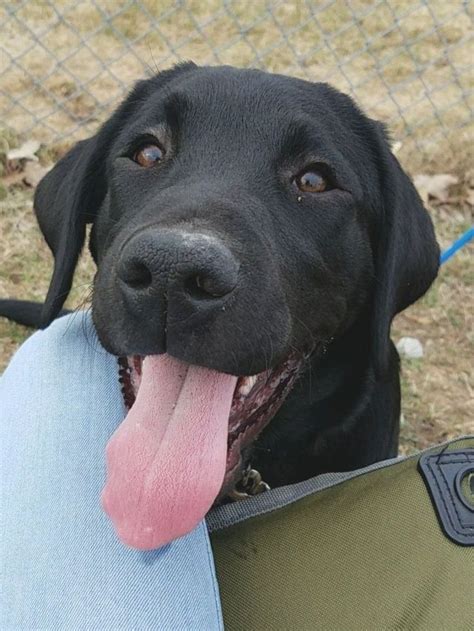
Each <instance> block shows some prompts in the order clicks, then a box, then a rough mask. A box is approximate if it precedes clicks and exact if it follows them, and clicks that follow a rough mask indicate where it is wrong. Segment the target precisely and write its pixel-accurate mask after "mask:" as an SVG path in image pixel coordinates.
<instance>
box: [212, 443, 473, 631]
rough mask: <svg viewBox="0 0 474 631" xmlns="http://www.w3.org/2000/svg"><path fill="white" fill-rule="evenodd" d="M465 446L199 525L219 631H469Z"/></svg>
mask: <svg viewBox="0 0 474 631" xmlns="http://www.w3.org/2000/svg"><path fill="white" fill-rule="evenodd" d="M473 479H474V437H470V438H461V439H458V440H455V441H453V442H451V443H449V444H446V445H442V446H439V447H437V448H434V449H430V450H427V451H426V452H423V454H417V455H414V456H410V457H407V458H403V459H394V460H391V461H385V462H382V463H378V464H375V465H372V466H370V467H367V468H365V469H362V470H360V471H356V472H349V473H342V474H325V475H321V476H318V477H316V478H313V479H311V480H308V481H306V482H302V483H300V484H296V485H293V486H288V487H282V488H279V489H274V490H271V491H268V492H267V493H264V494H262V495H258V496H255V497H251V498H249V499H247V500H245V501H241V502H238V503H235V504H228V505H225V506H221V507H219V508H217V509H215V510H214V511H212V512H211V513H210V515H209V516H208V527H209V530H210V532H211V541H212V546H213V550H214V558H215V564H216V571H217V576H218V581H219V586H220V593H221V600H222V608H223V615H224V624H225V628H226V630H227V631H233V630H246V631H252V630H267V629H268V630H271V629H291V630H298V629H335V630H341V631H343V630H346V629H348V630H353V629H354V630H356V629H364V630H367V629H377V630H378V629H430V630H434V629H447V630H448V629H449V630H458V629H474V589H473V588H474V548H473V547H472V546H473V545H474V489H473V486H474V481H473Z"/></svg>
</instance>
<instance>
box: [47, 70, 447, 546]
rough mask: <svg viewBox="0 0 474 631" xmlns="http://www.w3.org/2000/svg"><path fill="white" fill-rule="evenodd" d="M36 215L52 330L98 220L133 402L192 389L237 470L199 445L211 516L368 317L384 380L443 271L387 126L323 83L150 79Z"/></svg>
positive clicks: (107, 297)
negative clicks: (336, 344) (404, 326)
mask: <svg viewBox="0 0 474 631" xmlns="http://www.w3.org/2000/svg"><path fill="white" fill-rule="evenodd" d="M35 208H36V213H37V216H38V220H39V224H40V226H41V229H42V231H43V233H44V235H45V237H46V240H47V242H48V244H49V246H50V248H51V250H52V252H53V254H54V257H55V265H54V274H53V278H52V281H51V286H50V289H49V292H48V297H47V300H46V304H45V311H44V320H45V324H47V323H48V322H50V321H51V320H52V319H53V318H54V317H55V316H56V315H57V313H58V312H59V310H60V308H61V306H62V304H63V302H64V300H65V298H66V296H67V293H68V291H69V289H70V287H71V283H72V278H73V273H74V269H75V265H76V262H77V259H78V256H79V253H80V250H81V248H82V246H83V242H84V238H85V231H86V224H87V223H88V222H91V223H93V228H92V233H91V243H90V246H91V251H92V254H93V257H94V259H95V261H96V263H97V268H98V271H97V275H96V278H95V283H94V292H93V318H94V323H95V326H96V329H97V332H98V335H99V338H100V340H101V341H102V343H103V345H104V346H105V348H107V349H108V350H110V351H111V352H112V353H114V354H116V355H119V356H126V357H129V358H130V363H131V365H132V367H134V370H135V373H136V374H135V375H133V379H132V381H134V384H135V387H136V388H137V387H138V384H139V382H140V380H141V382H142V386H141V389H142V390H144V391H145V390H146V388H147V387H148V385H147V384H148V383H152V382H153V380H155V381H154V383H155V386H156V387H157V388H159V387H160V386H159V384H160V383H161V384H164V385H163V388H165V389H166V388H168V390H169V392H174V394H169V392H168V391H167V392H168V394H167V396H168V395H169V397H170V401H172V402H173V403H172V405H178V406H179V401H180V400H179V397H178V395H177V394H176V392H178V391H181V388H183V389H186V387H187V385H186V384H187V383H188V382H190V380H191V381H192V379H195V381H194V382H193V383H194V386H193V387H191V386H189V387H190V388H191V390H190V392H192V393H193V396H194V406H195V407H196V409H197V411H196V410H195V413H196V414H197V415H198V416H199V414H201V416H204V417H206V418H207V419H211V421H209V423H210V425H211V426H212V427H210V428H208V429H209V432H210V433H211V434H212V432H215V435H216V436H217V435H218V436H220V438H219V439H217V438H216V441H217V442H218V441H221V442H222V441H223V444H224V451H225V449H226V448H225V444H226V443H227V461H226V457H225V456H224V463H223V464H222V461H221V460H222V459H221V460H219V458H220V456H219V458H218V457H217V456H216V458H215V459H217V460H219V463H217V464H216V463H215V462H214V460H212V459H213V458H214V455H215V454H214V451H213V450H212V449H208V447H206V448H204V447H203V446H202V445H201V442H199V441H200V440H201V439H200V438H199V439H198V440H197V442H196V443H195V444H197V445H198V448H196V449H198V450H199V449H201V453H204V454H206V455H205V456H204V459H206V458H208V459H209V460H212V464H209V463H207V464H206V463H202V462H201V464H200V465H199V466H202V467H203V469H205V470H208V474H209V475H207V474H206V475H207V478H206V480H207V481H205V482H203V484H207V485H208V486H210V487H211V491H210V495H209V498H208V499H207V500H206V502H204V503H205V504H206V506H208V504H209V501H210V503H212V501H213V500H214V498H215V496H216V495H217V494H218V493H219V490H220V489H222V480H223V478H224V476H225V480H226V482H225V483H224V486H226V485H227V486H228V485H229V484H230V483H231V481H232V471H234V470H235V469H237V468H238V467H239V466H240V454H241V452H242V450H243V449H244V448H245V447H246V445H248V443H249V441H250V440H252V439H253V438H255V436H256V435H258V433H259V432H260V431H261V429H262V427H263V426H264V425H265V424H266V423H267V422H268V420H269V419H270V418H271V416H272V415H273V414H274V413H275V411H276V409H277V408H278V406H279V404H280V403H281V401H282V399H283V398H284V396H285V394H286V392H287V391H288V389H289V388H290V387H291V384H292V382H293V380H294V378H295V375H296V374H297V372H298V370H299V369H300V367H301V364H302V359H303V358H304V357H305V356H308V355H310V354H311V353H312V352H314V351H315V350H317V349H318V348H319V347H320V345H322V344H325V343H326V342H327V341H328V340H330V339H332V338H335V337H337V336H340V335H341V334H343V333H344V332H345V331H347V330H348V329H349V328H350V327H351V326H352V325H353V324H354V322H356V320H357V319H358V318H361V317H364V318H370V319H371V322H372V340H371V357H372V363H373V365H374V367H375V369H376V371H377V372H378V374H379V375H383V373H384V370H385V368H386V365H387V357H388V346H389V332H390V325H391V321H392V319H393V317H394V315H395V314H396V313H398V312H399V311H401V310H402V309H404V308H405V307H406V306H408V305H409V304H411V303H412V302H414V301H415V300H416V299H417V298H419V297H420V296H421V295H422V294H423V293H424V292H425V291H426V290H427V289H428V287H429V286H430V284H431V282H432V281H433V279H434V277H435V275H436V272H437V268H438V248H437V245H436V241H435V237H434V233H433V227H432V224H431V221H430V219H429V216H428V214H427V213H426V211H425V210H424V208H423V206H422V203H421V201H420V199H419V197H418V195H417V193H416V191H415V189H414V187H413V184H412V183H411V181H410V179H409V178H408V177H407V176H406V174H405V173H404V172H403V171H402V169H401V168H400V166H399V164H398V162H397V160H396V158H395V157H394V156H393V155H392V153H391V152H390V148H389V145H388V142H387V139H386V136H385V133H384V131H383V128H382V126H381V125H380V124H378V123H376V122H374V121H372V120H370V119H369V118H367V117H366V116H364V115H363V114H362V112H361V111H360V110H359V109H358V108H357V107H356V105H355V104H354V103H353V102H352V100H351V99H350V98H349V97H347V96H344V95H342V94H340V93H339V92H337V91H336V90H334V89H332V88H330V87H329V86H327V85H325V84H312V83H308V82H305V81H302V80H298V79H291V78H288V77H284V76H279V75H270V74H266V73H263V72H260V71H254V70H237V69H234V68H230V67H221V68H198V67H196V66H194V65H193V64H185V65H181V66H178V67H176V68H174V69H172V70H169V71H166V72H163V73H161V74H160V75H158V76H157V77H155V78H153V79H150V80H147V81H141V82H139V83H138V84H137V85H136V87H135V89H134V90H133V91H132V93H131V94H130V95H129V96H128V98H127V99H126V100H125V101H124V102H123V103H122V105H121V106H120V107H119V108H118V109H117V111H116V112H115V113H114V114H113V115H112V117H111V118H110V119H109V120H108V121H107V122H106V123H105V124H104V125H103V127H102V128H101V129H100V131H99V132H98V133H97V134H96V135H95V136H94V137H92V138H90V139H89V140H86V141H83V142H81V143H79V144H78V145H76V147H74V148H73V149H72V150H71V151H70V152H69V153H68V154H67V155H66V157H65V158H63V159H62V160H61V161H60V162H59V163H58V164H57V165H56V166H55V168H54V169H53V170H52V171H51V172H50V173H49V174H48V175H47V176H46V177H45V178H44V180H43V181H42V182H41V184H40V185H39V187H38V190H37V194H36V199H35ZM164 353H166V354H167V355H163V354H164ZM150 356H152V357H150ZM156 356H159V357H161V359H160V358H159V357H156ZM143 357H147V358H149V359H148V360H145V361H144V362H143V363H142V360H141V359H140V358H143ZM177 360H179V361H177ZM166 362H168V363H166ZM197 367H200V368H197ZM206 369H211V370H206ZM180 370H181V372H182V373H183V374H182V375H181V376H179V375H178V373H179V372H180ZM173 371H174V372H173ZM193 371H194V372H193ZM190 372H193V375H191V376H189V375H190ZM185 373H186V375H187V376H186V377H184V376H183V375H184V374H185ZM194 373H196V374H194ZM173 374H174V375H175V376H174V377H173V376H172V375H173ZM157 375H161V377H160V379H161V381H159V380H158V377H157ZM216 375H217V376H216ZM229 375H233V376H236V377H239V378H240V379H239V381H238V382H237V386H236V381H235V378H234V377H232V378H230V377H229ZM255 375H257V378H256V379H255V378H254V377H253V376H255ZM211 376H212V378H211ZM224 376H225V377H224ZM245 376H246V378H245ZM180 379H181V381H179V380H180ZM213 379H214V381H213ZM232 379H234V381H233V380H232ZM157 380H158V381H157ZM145 381H146V384H145V385H143V384H144V382H145ZM183 383H184V384H185V385H184V386H183ZM179 384H181V385H179ZM150 388H151V386H150ZM193 388H194V390H193ZM152 389H153V388H151V390H152ZM173 389H175V390H176V392H175V390H173ZM197 389H200V392H198V391H197ZM201 396H202V397H204V398H205V399H207V400H208V401H207V403H206V401H204V402H203V401H201V399H200V397H201ZM147 397H148V398H147ZM139 398H140V396H139ZM142 399H143V401H142V402H141V403H140V405H142V404H143V406H144V407H145V408H146V406H147V405H152V399H153V394H152V393H150V392H149V393H148V395H147V396H145V395H143V396H142ZM138 403H139V402H138V401H137V406H138V407H140V405H138ZM155 403H156V402H155ZM153 405H154V404H153ZM156 405H158V404H156ZM160 405H161V404H160ZM170 405H171V403H170ZM183 405H184V404H183ZM143 406H142V407H143ZM206 406H208V407H206ZM209 406H210V407H209ZM213 406H214V408H213ZM231 406H232V407H231ZM134 407H136V406H134ZM230 407H231V411H230V421H229V420H228V419H229V408H230ZM140 409H141V408H140ZM217 409H218V411H216V410H217ZM132 411H133V410H132ZM143 413H144V414H145V412H143ZM160 414H163V415H165V412H163V411H156V410H155V412H154V415H155V416H159V415H160ZM145 415H146V414H145ZM213 415H214V416H215V417H216V419H217V416H219V415H220V417H225V418H220V420H219V419H217V420H215V421H214V420H212V419H214V416H213ZM216 415H217V416H216ZM244 417H245V418H244ZM249 418H251V419H253V420H252V422H251V423H249V422H248V419H249ZM188 420H189V422H190V423H192V418H190V419H188ZM219 423H220V425H219ZM218 425H219V427H220V426H222V425H224V431H223V433H222V432H219V430H218V428H217V426H218ZM228 430H229V435H227V431H228ZM187 431H189V429H188V430H187ZM183 432H184V433H186V431H185V430H183ZM180 440H183V436H182V435H181V434H180ZM189 440H190V441H191V442H190V451H192V450H193V448H192V447H191V443H192V440H194V439H193V438H192V437H191V438H189ZM203 441H204V442H205V439H203ZM125 442H126V440H125ZM114 449H115V448H114ZM117 449H118V448H117ZM206 450H207V451H206ZM213 454H214V455H213ZM188 455H189V454H188ZM188 455H187V456H186V457H188ZM189 458H190V460H192V456H189ZM201 460H202V458H201ZM129 465H130V463H128V465H127V466H129ZM193 466H194V465H193ZM193 466H191V468H190V469H189V470H188V474H189V475H190V473H191V472H193V473H194V474H195V473H196V471H195V469H193ZM195 468H196V469H197V468H198V465H197V464H196V466H195ZM226 470H227V474H225V471H226ZM157 475H158V474H157ZM206 475H204V477H206ZM158 477H159V476H158ZM211 477H212V478H213V484H210V483H209V480H210V478H211ZM199 488H200V489H201V487H199ZM201 490H202V489H201ZM193 492H194V491H190V492H189V494H190V495H191V496H192V495H193ZM130 493H132V491H130ZM111 503H112V502H111V501H109V504H111ZM204 512H205V511H204ZM193 519H194V518H193ZM191 521H192V520H191ZM147 527H148V526H147ZM124 537H125V538H127V536H126V535H124ZM128 539H129V540H130V539H133V537H128ZM145 539H146V537H145ZM133 540H134V541H136V540H138V539H137V538H136V537H135V539H133ZM154 541H155V542H156V540H154Z"/></svg>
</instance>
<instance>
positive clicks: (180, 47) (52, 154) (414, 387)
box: [0, 0, 474, 453]
mask: <svg viewBox="0 0 474 631" xmlns="http://www.w3.org/2000/svg"><path fill="white" fill-rule="evenodd" d="M53 5H54V8H52V7H53ZM63 5H64V6H63ZM178 5H179V6H180V7H182V8H179V9H176V10H175V9H173V7H176V6H178ZM185 5H186V6H185ZM185 5H184V3H178V4H176V3H171V2H165V1H164V0H160V1H156V2H155V1H154V2H146V1H145V2H142V6H143V7H145V9H146V11H144V10H143V9H140V7H139V5H138V4H137V3H126V2H121V1H118V0H117V1H116V2H114V3H104V4H103V5H99V3H87V2H81V3H74V4H70V3H69V4H68V5H67V6H68V7H69V8H68V9H66V8H65V7H66V4H65V3H64V2H63V1H62V0H59V1H58V2H56V3H52V4H51V5H50V4H48V3H44V2H38V1H35V0H32V1H31V2H29V3H25V4H23V5H21V3H11V4H9V5H8V6H9V8H8V9H7V5H6V4H4V5H0V24H2V27H1V28H0V36H1V42H0V43H1V44H2V46H3V47H4V50H6V52H7V54H5V55H0V82H1V87H2V90H0V113H1V112H2V111H3V112H6V113H7V114H5V115H4V119H3V122H2V123H0V235H1V237H0V238H1V245H2V248H1V250H0V297H6V296H12V297H18V298H20V297H21V298H35V299H38V300H42V299H43V298H44V295H45V292H46V290H47V287H48V281H49V275H50V272H51V257H50V254H49V252H48V249H47V247H46V245H45V243H44V241H43V239H42V238H41V235H40V233H39V230H38V228H37V226H36V224H35V220H34V217H33V213H32V208H31V201H32V195H33V188H32V187H29V186H25V184H24V183H23V181H22V180H23V179H24V178H23V173H22V172H21V169H22V168H24V166H25V164H24V163H18V164H13V165H12V164H11V163H10V164H7V161H6V157H5V156H6V152H7V150H8V149H9V148H12V147H14V146H18V145H20V144H21V142H22V141H24V140H28V139H31V138H34V139H37V140H39V141H41V143H42V145H41V148H40V150H39V152H38V154H39V155H40V159H41V162H42V164H44V165H47V164H50V163H51V160H52V159H54V158H56V157H57V156H59V155H61V154H62V153H63V152H64V150H65V148H67V147H68V146H70V144H71V143H72V142H73V141H74V140H75V139H77V138H80V137H84V136H85V135H87V134H89V133H91V132H92V131H93V130H94V129H95V128H96V127H97V124H98V122H100V120H101V119H103V117H104V116H105V113H106V111H108V110H110V108H111V107H112V106H113V104H114V103H115V102H116V101H117V98H118V97H119V94H120V92H121V91H122V89H123V85H127V86H128V85H130V84H131V83H132V82H133V80H135V79H138V78H140V77H142V76H144V74H146V72H153V71H154V70H155V69H157V68H158V67H160V68H161V67H166V66H169V65H170V64H171V63H173V62H174V61H177V60H178V59H181V58H188V59H194V60H195V61H197V62H200V63H203V62H211V63H217V62H222V63H233V64H236V65H240V66H246V65H253V66H255V65H261V66H264V67H266V68H268V69H269V70H272V71H277V72H285V73H289V74H293V75H296V76H301V77H305V78H307V77H310V78H313V79H318V80H327V81H329V82H330V83H332V84H333V85H335V86H336V87H338V88H340V89H342V90H344V91H346V92H352V93H355V95H356V97H357V99H358V101H359V103H360V104H361V105H362V106H363V107H364V109H366V110H367V111H368V112H369V113H370V115H371V116H373V117H374V118H377V119H380V120H383V121H384V122H386V123H388V125H389V129H390V131H391V133H392V137H393V140H394V143H395V147H396V150H397V155H398V157H399V158H400V160H401V161H402V164H403V166H404V167H405V168H406V169H407V171H408V172H409V173H410V174H411V175H412V176H416V175H417V174H419V173H425V174H426V173H428V174H436V173H446V172H448V173H450V174H452V175H454V176H455V177H456V178H457V179H458V183H457V184H454V185H453V186H452V187H451V188H450V189H449V195H447V196H446V199H444V201H443V200H440V199H437V198H433V197H430V198H429V199H427V205H428V209H429V211H430V213H431V216H432V218H433V221H434V223H435V226H436V231H437V235H438V240H439V242H440V245H441V246H442V248H444V247H446V246H447V245H449V244H450V243H451V241H452V240H453V239H454V238H456V237H457V236H459V235H460V234H461V233H462V232H463V231H464V230H466V229H467V228H468V227H469V226H470V225H471V224H472V211H473V205H472V204H473V187H474V181H473V180H474V174H473V172H472V171H469V169H470V168H472V167H471V165H472V149H471V148H472V118H470V108H472V91H471V92H469V90H470V88H472V82H473V73H472V65H471V62H472V55H473V50H472V42H471V43H470V42H469V32H470V29H471V28H472V23H471V19H470V16H469V15H468V9H467V5H466V4H465V3H464V4H463V3H462V2H461V1H460V0H459V1H458V0H453V2H445V1H444V0H430V2H429V3H424V2H423V3H419V4H417V3H413V2H411V0H410V1H409V0H400V1H399V2H396V3H386V2H374V1H372V0H370V1H369V0H356V1H355V2H351V3H348V2H343V1H342V0H336V1H335V2H329V3H321V4H320V5H319V4H318V5H317V6H318V7H320V8H318V10H317V11H316V12H314V13H311V12H312V11H313V9H311V8H309V7H310V6H316V5H315V4H314V5H312V4H311V3H303V2H299V1H295V2H285V3H281V4H278V3H273V4H272V5H271V6H272V7H273V9H272V12H269V11H268V10H267V6H268V5H267V3H263V2H262V3H259V2H247V1H244V0H242V1H241V2H233V3H222V2H220V1H218V0H207V1H206V2H195V1H194V0H190V2H187V3H185ZM102 6H103V10H102V9H101V8H100V7H102ZM122 6H123V8H124V10H123V11H122V10H120V7H122ZM12 7H13V8H14V7H16V8H17V9H18V10H17V13H16V18H12V17H11V14H10V13H9V11H10V9H11V8H12ZM97 7H99V8H97ZM111 7H113V10H112V8H111ZM324 7H327V9H326V8H324ZM104 11H106V12H107V11H108V12H109V14H110V13H115V14H116V17H115V18H113V19H111V18H109V19H108V20H107V21H104V19H103V18H104ZM147 11H148V14H147ZM58 12H59V13H61V12H62V15H63V16H64V19H63V20H60V21H59V22H58V24H57V26H55V27H54V28H52V29H51V30H50V31H48V32H46V31H47V29H48V28H49V26H50V25H51V24H53V22H54V20H55V19H57V18H56V17H55V16H57V15H58V14H59V13H58ZM354 12H355V13H357V16H358V17H357V19H354V15H353V13H354ZM9 16H10V17H9ZM157 16H161V17H160V20H159V23H158V24H157V25H156V27H154V28H151V29H150V20H151V19H152V18H156V17H157ZM435 25H438V28H434V27H435ZM2 29H3V32H2ZM34 33H35V34H37V35H38V34H41V37H37V38H36V39H37V40H39V41H40V42H41V43H40V44H38V41H36V42H35V38H34V37H33V34H34ZM124 42H125V44H126V46H125V47H124ZM51 51H52V52H53V53H54V55H52V54H51ZM216 51H217V52H216ZM9 55H22V56H21V59H20V61H19V62H18V63H17V64H14V63H12V62H11V60H10V57H9ZM53 57H54V58H56V60H58V59H59V60H60V61H59V63H57V61H56V62H54V60H53ZM296 59H298V63H296V61H295V60H296ZM144 62H145V63H144ZM144 65H148V69H146V70H145V71H144ZM453 68H455V72H454V73H453ZM420 69H421V71H420ZM84 86H86V88H87V90H86V91H85V90H84V89H83V87H84ZM469 95H470V96H469ZM12 96H14V97H15V98H16V99H17V100H18V101H20V102H21V107H20V106H17V105H14V106H13V107H12V100H11V98H12ZM469 99H470V100H469ZM59 104H62V107H59ZM31 111H32V112H33V117H32V116H31V115H30V114H29V112H31ZM34 117H36V120H35V118H34ZM470 121H471V124H470V126H469V122H470ZM12 129H14V130H15V132H14V133H12V131H11V130H12ZM15 169H18V170H15ZM33 179H34V174H33ZM425 194H426V192H425ZM441 197H443V195H441ZM92 277H93V264H92V262H91V260H90V257H89V256H88V254H87V253H85V254H84V255H83V257H82V259H81V262H80V265H79V269H78V271H77V274H76V278H75V283H74V289H73V292H72V294H71V297H70V299H69V301H68V305H69V306H70V307H73V308H76V307H78V306H81V305H82V306H87V304H88V299H89V297H90V290H91V281H92ZM473 284H474V278H473V268H472V246H469V247H467V248H465V249H464V250H462V251H461V252H460V253H459V254H457V255H456V256H455V257H454V258H453V259H451V260H450V261H449V262H448V263H446V265H445V266H444V267H443V268H442V269H441V271H440V275H439V277H438V279H437V281H436V282H435V284H434V285H433V287H432V289H431V290H430V291H429V292H428V294H427V295H426V296H425V297H424V298H423V299H422V300H420V301H419V302H418V303H417V304H416V305H414V306H413V307H411V308H409V309H408V310H407V311H406V312H404V313H403V314H401V315H400V316H398V317H397V318H396V320H395V322H394V326H393V338H394V339H395V341H397V340H398V339H399V338H400V337H402V336H411V337H417V338H418V339H419V340H420V341H421V342H422V344H423V347H424V357H423V358H421V359H416V360H402V388H403V403H402V408H403V418H402V441H401V450H402V452H404V453H407V452H411V451H413V450H414V449H419V448H424V447H426V446H428V445H430V444H433V443H436V442H441V441H443V440H445V439H447V438H450V437H453V436H457V435H460V434H466V433H474V381H473V375H472V362H471V358H472V356H473V347H474V327H473V324H474V316H473V309H472V287H473ZM29 334H30V332H29V331H27V330H26V329H24V328H22V327H20V326H17V325H14V324H11V323H8V322H6V321H4V320H2V321H0V370H2V368H3V367H4V366H5V365H6V364H7V362H8V360H9V358H10V357H11V355H12V353H13V352H14V350H15V349H16V348H17V346H18V345H19V344H20V343H21V342H22V341H23V340H24V339H25V338H26V336H27V335H29Z"/></svg>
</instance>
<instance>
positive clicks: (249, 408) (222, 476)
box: [102, 355, 303, 549]
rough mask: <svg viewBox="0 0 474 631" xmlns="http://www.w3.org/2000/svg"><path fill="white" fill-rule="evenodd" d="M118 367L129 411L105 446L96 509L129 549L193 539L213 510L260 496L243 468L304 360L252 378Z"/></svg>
mask: <svg viewBox="0 0 474 631" xmlns="http://www.w3.org/2000/svg"><path fill="white" fill-rule="evenodd" d="M119 363H120V370H119V373H120V381H121V384H122V392H123V396H124V401H125V405H126V407H127V408H128V409H129V412H128V415H127V417H126V419H125V420H124V421H123V423H122V424H121V425H120V426H119V428H118V429H117V430H116V432H115V433H114V435H113V436H112V438H111V439H110V441H109V443H108V445H107V483H106V486H105V488H104V492H103V495H102V503H103V506H104V509H105V511H106V512H107V513H108V515H109V516H110V517H111V519H112V521H113V522H114V525H115V528H116V530H117V534H118V535H119V537H120V539H121V540H122V541H123V542H124V543H125V544H127V545H130V546H132V547H135V548H139V549H151V548H157V547H159V546H161V545H164V544H166V543H168V542H169V541H171V540H173V539H175V538H176V537H179V536H181V535H183V534H185V533H187V532H189V531H190V530H192V529H193V528H194V527H195V526H197V524H198V523H199V521H200V520H201V519H203V517H204V516H205V514H206V513H207V512H208V510H209V509H210V508H211V506H212V505H213V504H216V503H219V502H221V501H223V500H224V499H226V498H229V497H231V498H233V499H236V498H240V497H245V496H246V490H247V489H251V490H249V492H251V493H258V492H260V491H262V490H264V489H265V488H266V485H265V484H264V482H263V481H261V479H260V477H259V475H258V474H257V473H256V472H253V471H252V472H250V473H249V469H248V467H247V469H245V465H247V464H248V463H246V462H245V457H246V456H245V454H246V452H248V451H249V448H250V446H251V444H252V443H253V442H254V441H255V440H256V438H257V437H258V436H259V435H260V433H261V432H262V430H263V429H264V428H265V427H266V426H267V425H268V423H269V422H270V421H271V419H272V418H273V417H274V415H275V414H276V412H277V411H278V409H279V408H280V406H281V405H282V403H283V401H284V400H285V398H286V396H287V395H288V393H289V392H290V390H291V388H292V386H293V384H294V382H295V380H296V378H297V376H298V374H299V372H300V369H301V366H302V364H303V358H301V357H296V356H291V357H288V358H287V359H286V360H285V361H283V362H282V363H281V364H280V365H278V366H277V367H275V368H273V369H270V370H267V371H265V372H262V373H260V374H258V375H255V376H252V377H247V376H246V377H235V376H232V375H228V374H225V373H218V372H216V371H213V370H209V369H206V368H202V367H198V366H192V365H189V364H186V363H184V362H181V361H179V360H177V359H174V358H173V357H170V356H169V355H157V356H149V357H145V358H142V357H139V356H132V357H128V358H124V359H120V360H119ZM249 484H250V487H248V485H249Z"/></svg>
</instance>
